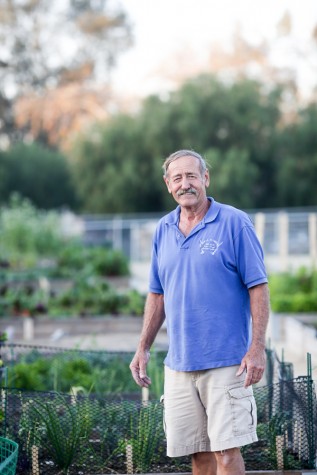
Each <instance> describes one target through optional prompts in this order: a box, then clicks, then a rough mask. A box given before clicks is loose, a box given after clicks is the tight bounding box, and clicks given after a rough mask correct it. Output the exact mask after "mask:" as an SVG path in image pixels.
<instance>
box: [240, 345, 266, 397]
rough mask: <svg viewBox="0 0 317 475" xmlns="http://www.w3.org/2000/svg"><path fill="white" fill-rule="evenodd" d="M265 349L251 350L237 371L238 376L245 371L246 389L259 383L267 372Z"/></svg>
mask: <svg viewBox="0 0 317 475" xmlns="http://www.w3.org/2000/svg"><path fill="white" fill-rule="evenodd" d="M265 361H266V355H265V349H261V350H260V349H258V350H252V348H250V350H249V351H248V352H247V354H246V355H245V356H244V357H243V359H242V361H241V364H240V367H239V369H238V371H237V376H240V375H241V374H242V373H243V371H246V377H245V382H244V387H245V388H247V387H248V386H250V385H251V384H255V383H258V382H259V381H260V380H261V379H262V376H263V373H264V370H265Z"/></svg>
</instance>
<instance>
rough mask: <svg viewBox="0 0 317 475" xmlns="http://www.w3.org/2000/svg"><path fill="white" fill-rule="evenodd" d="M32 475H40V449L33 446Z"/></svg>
mask: <svg viewBox="0 0 317 475" xmlns="http://www.w3.org/2000/svg"><path fill="white" fill-rule="evenodd" d="M32 475H40V466H39V448H38V447H37V445H32Z"/></svg>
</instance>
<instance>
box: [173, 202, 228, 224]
mask: <svg viewBox="0 0 317 475" xmlns="http://www.w3.org/2000/svg"><path fill="white" fill-rule="evenodd" d="M208 199H209V201H211V206H210V207H209V209H208V211H207V213H206V214H205V216H204V217H203V219H202V221H203V222H204V223H211V222H212V221H214V220H215V219H216V217H217V216H218V213H219V211H220V203H218V202H217V201H215V200H214V199H213V198H212V197H211V196H208ZM180 211H181V207H180V206H177V208H175V209H174V210H173V211H171V212H170V213H169V214H167V215H166V216H165V224H168V225H169V226H171V225H173V224H175V225H176V226H177V225H178V222H179V215H180Z"/></svg>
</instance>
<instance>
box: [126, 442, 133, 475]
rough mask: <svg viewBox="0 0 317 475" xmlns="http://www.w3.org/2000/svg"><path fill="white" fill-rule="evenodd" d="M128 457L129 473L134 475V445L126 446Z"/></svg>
mask: <svg viewBox="0 0 317 475" xmlns="http://www.w3.org/2000/svg"><path fill="white" fill-rule="evenodd" d="M126 456H127V473H129V474H130V473H133V448H132V444H127V446H126Z"/></svg>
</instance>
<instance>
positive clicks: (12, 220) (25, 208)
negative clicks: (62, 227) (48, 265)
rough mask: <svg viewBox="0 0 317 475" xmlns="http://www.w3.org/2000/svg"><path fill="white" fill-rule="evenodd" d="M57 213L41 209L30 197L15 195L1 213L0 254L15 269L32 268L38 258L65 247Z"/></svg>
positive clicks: (50, 254)
mask: <svg viewBox="0 0 317 475" xmlns="http://www.w3.org/2000/svg"><path fill="white" fill-rule="evenodd" d="M58 223H59V218H58V215H57V213H55V212H53V211H50V212H45V213H44V212H41V211H39V210H38V209H36V208H35V207H34V206H33V205H32V204H31V202H30V201H29V200H27V199H22V198H20V197H19V196H18V195H16V194H15V195H13V196H12V198H11V201H10V203H9V205H8V206H6V207H2V209H1V215H0V238H1V246H0V251H1V256H2V259H6V260H7V261H8V262H9V263H10V265H11V266H12V267H14V268H17V269H21V268H29V267H33V266H34V265H35V264H36V262H37V260H38V258H39V257H43V256H45V257H48V256H52V255H53V254H54V253H56V252H57V250H58V249H59V248H61V247H62V246H63V239H62V236H61V234H60V232H59V225H58Z"/></svg>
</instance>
